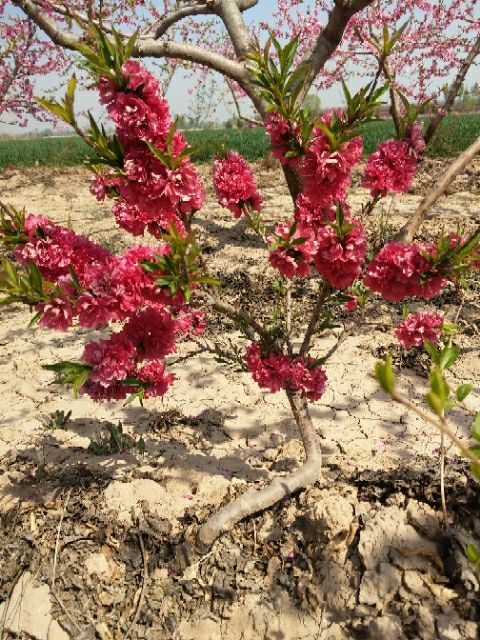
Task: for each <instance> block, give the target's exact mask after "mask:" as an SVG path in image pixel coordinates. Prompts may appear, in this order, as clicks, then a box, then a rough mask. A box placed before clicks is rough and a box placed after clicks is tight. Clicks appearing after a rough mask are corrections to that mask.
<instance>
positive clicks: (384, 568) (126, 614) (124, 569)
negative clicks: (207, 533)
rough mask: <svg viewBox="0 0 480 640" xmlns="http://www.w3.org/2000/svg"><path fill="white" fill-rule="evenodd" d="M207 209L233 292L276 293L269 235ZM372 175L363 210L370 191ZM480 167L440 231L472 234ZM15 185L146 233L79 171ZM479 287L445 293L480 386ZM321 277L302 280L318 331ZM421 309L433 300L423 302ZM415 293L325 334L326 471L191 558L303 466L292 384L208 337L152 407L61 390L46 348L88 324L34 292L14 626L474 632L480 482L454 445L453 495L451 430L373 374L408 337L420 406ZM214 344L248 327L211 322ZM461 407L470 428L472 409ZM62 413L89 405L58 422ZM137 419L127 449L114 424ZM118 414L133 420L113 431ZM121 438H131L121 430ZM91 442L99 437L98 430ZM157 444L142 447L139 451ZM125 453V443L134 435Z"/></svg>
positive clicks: (21, 420) (62, 353)
mask: <svg viewBox="0 0 480 640" xmlns="http://www.w3.org/2000/svg"><path fill="white" fill-rule="evenodd" d="M444 168H445V163H443V162H441V161H426V162H425V163H424V164H423V166H422V169H421V171H420V173H419V176H418V177H417V179H416V182H415V184H414V186H413V188H412V190H411V192H410V193H408V194H405V195H402V196H397V197H395V198H387V199H386V200H385V201H384V202H383V203H382V204H381V206H380V207H379V209H378V211H377V213H376V214H375V215H372V216H371V217H370V219H368V220H366V224H367V226H368V227H369V228H370V232H371V237H372V238H373V239H374V241H375V242H376V243H379V242H381V240H382V238H385V237H387V236H388V235H389V234H392V233H393V231H394V230H395V229H396V228H398V227H399V226H400V225H401V224H402V222H403V220H404V219H405V217H406V216H408V214H409V213H411V212H412V211H414V209H415V207H416V206H417V205H418V203H419V202H420V200H421V197H422V194H423V193H424V192H425V190H426V189H427V188H428V186H429V185H430V184H431V183H432V182H433V181H434V180H435V179H436V177H438V175H439V174H440V172H441V171H442V170H443V169H444ZM257 169H258V181H259V186H260V189H261V191H262V193H263V195H264V197H265V201H266V203H265V209H264V213H263V217H264V220H265V221H266V223H267V224H268V225H273V224H274V223H275V222H277V221H279V220H286V219H287V218H288V217H289V215H290V213H291V204H290V202H289V199H288V195H287V192H286V189H285V187H284V183H283V180H282V177H281V173H280V171H279V170H278V168H275V167H273V168H271V167H268V166H266V165H262V164H259V165H258V166H257ZM201 171H202V174H203V176H204V178H205V183H206V184H207V192H208V198H207V204H206V206H205V208H204V210H202V212H200V214H199V215H198V220H197V229H198V234H199V240H200V242H201V244H202V246H203V248H204V252H205V255H206V257H207V258H208V262H209V265H210V270H211V272H212V273H213V274H214V275H216V276H218V277H219V278H220V279H221V281H222V285H223V292H224V295H225V296H227V298H228V299H229V300H230V301H231V302H232V303H233V304H235V305H238V306H241V307H243V308H244V309H247V310H249V311H251V312H252V313H256V314H257V315H259V316H260V317H262V316H267V315H268V314H271V313H273V312H274V310H275V289H274V286H273V283H274V279H275V275H274V273H273V271H272V270H271V269H270V267H269V266H268V261H267V259H266V255H265V252H264V250H263V249H262V247H261V246H260V244H259V243H258V242H257V240H256V238H255V236H253V235H252V233H251V232H250V231H248V230H246V229H245V227H244V226H243V223H242V222H238V221H236V220H234V219H233V218H232V217H231V216H230V214H229V213H228V212H225V211H224V210H222V209H220V208H219V207H218V206H217V204H216V203H215V198H214V196H213V193H212V190H211V188H210V187H208V185H209V183H210V178H209V174H208V169H207V168H206V167H205V168H203V167H202V168H201ZM360 178H361V177H360V173H359V174H357V175H356V176H355V185H354V188H353V190H352V195H351V206H352V208H353V210H354V211H358V210H359V209H360V204H361V202H362V201H363V200H365V198H366V193H365V191H364V190H362V189H361V187H360V181H361V180H360ZM479 182H480V163H479V162H476V163H474V164H473V165H472V166H471V167H470V168H469V169H468V170H467V171H466V172H465V173H464V174H463V175H462V176H459V177H458V178H457V180H456V181H455V183H454V184H453V185H452V187H451V188H450V189H449V192H448V193H447V195H446V196H444V197H442V198H441V199H440V201H439V202H438V203H437V205H436V206H435V208H434V209H433V211H432V216H431V219H430V220H429V221H427V222H426V223H425V225H424V227H423V228H422V236H423V237H427V238H428V237H433V236H435V235H436V234H437V233H438V232H439V231H440V230H443V229H445V230H457V228H460V229H465V230H469V229H472V228H473V226H474V225H475V224H478V222H479V221H480V207H479V205H480V196H479V195H478V186H479ZM0 194H1V199H2V200H4V201H7V202H9V203H10V204H12V205H15V206H25V207H26V209H27V211H28V212H32V213H42V214H44V215H48V216H51V217H52V218H53V219H55V220H56V221H58V222H60V223H63V224H70V225H71V226H72V227H73V228H74V229H75V230H76V231H78V232H81V233H85V234H88V235H90V236H91V237H93V238H94V239H96V240H97V241H99V242H101V243H103V244H105V245H106V246H108V247H109V248H111V249H112V250H114V251H121V250H122V249H124V248H125V247H126V246H127V244H128V242H129V239H128V237H127V236H126V235H125V234H124V233H123V232H122V231H121V230H120V229H118V228H117V227H115V224H114V220H113V218H112V217H111V216H110V214H109V210H108V203H107V204H98V203H96V202H95V201H94V199H93V198H92V196H91V195H90V193H89V190H88V174H87V172H86V171H84V170H82V169H43V168H36V169H30V170H17V169H13V168H12V169H9V170H6V171H5V172H4V173H3V174H2V175H0ZM479 290H480V284H479V282H478V279H477V281H475V280H472V281H471V282H470V284H469V286H468V288H467V289H463V290H461V289H460V288H458V287H455V286H450V287H449V288H447V290H446V291H445V292H444V293H443V294H442V296H441V297H440V298H439V299H438V300H435V301H431V303H429V304H428V305H426V306H427V308H432V307H433V306H435V307H437V308H440V309H441V310H442V312H443V313H444V314H445V315H446V317H447V318H448V319H449V320H451V321H453V320H457V322H458V323H459V324H460V325H461V327H462V331H461V333H460V334H459V336H458V337H457V338H456V341H457V342H458V344H459V345H460V346H461V347H462V357H461V358H460V360H459V361H458V362H457V363H456V364H455V366H454V367H453V368H452V369H451V371H450V373H449V375H450V382H451V384H452V386H455V385H457V384H459V383H460V382H470V383H471V384H472V385H473V392H472V393H471V395H470V396H469V397H468V398H467V399H466V404H467V409H468V410H469V411H470V412H472V411H476V410H478V409H479V408H480V402H479V397H480V394H479V382H480V367H479V346H480V338H479V329H480V318H479V308H480V305H479V295H478V293H479ZM314 298H315V282H314V281H312V280H306V281H304V282H301V283H297V284H296V285H295V288H294V291H293V301H294V323H295V326H296V327H297V328H298V330H299V331H300V330H301V329H302V327H303V326H304V325H305V317H306V311H305V310H306V309H308V307H309V306H311V305H312V303H313V301H314ZM411 308H412V309H415V308H416V305H415V304H412V305H411ZM401 313H402V308H401V305H393V306H391V305H390V306H387V305H385V304H384V303H382V302H381V301H380V300H378V299H377V298H375V297H372V298H371V299H370V300H369V301H368V302H367V305H366V307H365V309H363V310H361V311H355V312H353V313H352V314H348V313H346V312H341V313H340V314H339V315H338V316H337V318H336V320H337V323H338V325H339V327H338V328H337V329H333V330H331V331H330V332H329V333H327V334H325V335H323V336H322V337H321V338H319V339H318V340H317V342H316V346H315V352H314V353H315V354H316V355H319V356H320V355H322V353H325V352H327V351H328V349H329V348H330V347H331V346H332V345H333V344H334V343H335V341H336V339H337V337H338V335H339V333H340V332H341V331H342V327H346V328H347V329H348V337H347V338H346V339H345V340H343V341H342V343H341V344H340V346H339V348H338V349H337V351H336V352H335V354H334V355H333V356H332V358H331V359H330V360H329V362H328V367H327V373H328V380H329V382H328V388H327V391H326V392H325V394H324V396H323V397H322V399H321V400H320V401H319V402H317V403H315V404H313V405H312V415H313V418H314V420H315V424H316V426H317V428H318V433H319V435H320V437H321V442H322V449H323V452H324V474H323V477H322V479H321V480H320V481H319V482H317V483H316V484H315V485H314V486H312V487H310V488H309V489H307V490H305V491H301V492H299V493H297V494H295V495H291V496H288V497H287V498H285V499H284V500H283V501H282V502H281V503H279V504H277V505H275V506H274V507H272V508H271V509H268V510H267V511H265V512H262V513H260V514H258V515H256V516H254V517H251V518H248V519H246V520H245V521H243V522H241V523H240V524H238V525H237V526H235V527H234V529H233V530H232V531H231V532H230V533H229V534H227V535H224V536H222V537H221V538H220V539H219V540H218V541H217V542H216V543H215V544H214V545H213V547H212V548H211V550H210V551H209V552H208V553H206V554H204V555H203V556H195V557H192V556H191V555H189V553H188V549H189V546H188V544H187V543H188V541H189V540H191V538H192V536H194V535H195V532H196V530H197V529H198V525H199V524H200V523H202V522H204V521H205V519H206V518H207V517H208V516H209V515H210V514H211V513H213V512H214V511H215V510H217V509H218V507H219V506H220V505H222V504H225V503H226V502H228V501H230V500H232V499H233V498H234V497H235V496H237V495H239V494H240V493H242V492H244V491H245V490H246V488H247V487H251V486H257V487H261V486H263V485H264V484H265V483H267V482H268V481H269V480H271V479H272V478H273V477H275V476H277V475H282V474H285V473H288V472H289V471H290V470H292V469H294V468H295V467H296V466H298V465H299V464H300V463H301V462H302V460H303V450H302V446H301V443H300V441H299V439H298V433H297V431H296V429H295V426H294V424H293V421H292V418H291V415H290V414H289V411H288V406H287V403H286V401H285V399H284V398H283V397H282V395H281V394H269V393H265V392H263V391H262V390H260V389H259V388H258V387H257V386H256V384H255V383H254V382H253V381H252V379H251V378H250V376H249V375H248V374H247V373H242V372H239V371H236V370H234V369H232V368H229V367H228V366H227V365H225V364H222V363H219V362H218V361H217V360H216V359H215V356H214V355H213V354H211V353H208V352H202V353H201V354H200V355H197V356H196V357H194V358H192V359H182V357H183V356H184V355H186V354H187V353H189V352H191V351H192V350H197V349H198V348H199V347H198V345H197V344H193V343H184V344H182V345H181V348H180V350H179V353H178V354H176V355H175V357H174V358H172V362H171V369H172V370H173V371H174V372H175V373H176V375H177V378H178V381H177V383H176V385H175V387H174V388H173V390H172V391H171V392H170V393H168V394H167V396H165V397H164V398H163V399H155V400H152V401H148V402H146V403H145V406H144V407H140V406H132V405H128V406H123V405H122V404H121V403H118V404H96V403H94V402H92V401H91V400H89V399H88V398H85V397H80V398H74V397H73V396H72V395H71V394H70V393H69V392H68V391H58V389H56V388H55V387H52V386H51V385H49V383H50V382H51V377H50V374H48V372H46V371H45V370H43V369H42V364H45V363H49V362H54V361H58V360H60V359H65V360H67V359H76V358H78V357H79V355H80V354H81V351H82V344H83V343H84V342H85V340H86V339H89V338H90V337H92V335H97V334H95V333H92V332H89V331H86V330H78V331H74V332H69V333H67V334H59V333H54V332H51V331H47V330H43V329H41V328H39V327H36V328H33V329H28V328H27V325H28V322H29V318H30V313H29V311H28V309H24V308H21V307H20V306H14V307H10V308H2V309H1V310H0V346H1V351H0V518H1V521H0V602H1V604H0V636H1V637H2V638H22V639H30V640H31V639H35V640H59V639H61V640H67V639H68V638H71V639H75V640H80V639H81V638H84V639H86V640H89V639H91V638H92V639H93V638H99V639H100V640H120V639H125V638H131V639H132V640H136V639H144V638H145V639H149V640H254V639H255V640H300V639H302V640H303V639H304V640H307V639H308V640H311V639H321V640H347V639H348V640H350V639H362V638H366V639H372V640H376V639H378V638H382V639H383V640H401V639H403V638H408V639H417V638H418V639H421V640H433V639H436V638H438V639H440V640H475V639H476V638H478V621H479V617H480V606H479V602H480V601H479V592H480V583H479V574H478V573H477V572H476V571H475V568H474V567H473V566H472V565H471V564H470V563H469V562H468V561H467V559H466V557H465V547H466V545H467V544H469V543H473V544H475V543H476V544H477V545H478V546H479V547H480V522H479V520H478V518H477V516H476V513H477V511H478V505H479V489H478V485H477V484H475V482H474V481H473V480H472V479H471V476H470V474H469V471H468V466H467V465H466V464H465V462H464V461H463V460H462V459H461V458H460V457H459V456H458V455H457V452H456V451H455V450H454V449H453V448H450V449H449V451H448V455H447V470H446V494H447V502H448V510H449V519H450V520H449V523H448V524H444V523H442V518H441V515H440V514H441V511H440V492H439V471H438V451H439V442H440V439H439V435H438V434H437V433H436V432H435V430H433V429H432V428H431V427H430V426H429V425H427V424H425V423H424V422H422V421H421V420H420V419H419V418H417V417H416V416H415V415H412V414H410V413H408V412H407V411H406V410H404V409H403V407H401V406H398V405H392V404H391V403H390V402H388V401H387V399H386V397H385V396H384V395H383V394H382V392H381V391H379V389H378V387H377V385H376V383H375V382H374V381H373V380H372V379H371V377H370V375H369V374H370V372H371V371H372V369H373V365H374V363H375V361H376V360H377V359H378V358H379V357H380V356H383V355H384V354H385V353H386V351H387V350H390V351H392V353H393V355H394V362H395V366H396V367H397V370H398V372H399V376H400V379H401V386H402V388H403V389H404V391H405V393H406V394H407V395H408V397H409V398H410V399H411V400H412V401H413V402H415V403H418V404H419V405H423V403H424V399H423V398H424V393H425V389H426V386H427V375H428V371H427V363H426V362H425V359H424V358H423V357H422V356H421V354H420V353H417V352H413V353H410V354H408V355H406V354H404V353H403V352H402V351H401V350H400V349H399V348H397V347H395V341H394V335H393V327H394V326H395V325H396V324H398V323H399V322H400V321H401ZM206 339H207V340H208V341H210V343H213V342H217V343H219V344H220V345H221V346H222V348H228V347H229V345H230V344H231V343H232V342H236V343H238V344H240V346H241V348H242V349H243V346H244V343H243V342H242V341H241V339H240V338H239V336H238V334H237V333H236V331H235V328H234V327H233V326H232V325H231V324H229V323H228V322H227V321H225V320H223V319H221V318H218V317H213V316H211V317H209V327H208V330H207V333H206ZM468 410H466V411H465V410H461V411H460V410H456V409H455V410H452V411H451V414H450V421H451V424H452V425H453V427H454V428H455V430H456V433H457V435H458V436H459V437H460V438H461V439H463V440H464V441H465V442H469V431H470V427H471V415H470V413H469V412H468ZM55 411H63V412H64V413H66V412H68V411H71V412H72V413H71V416H70V419H69V421H68V422H67V423H66V424H65V425H63V426H58V425H57V426H55V424H54V423H53V422H52V414H53V413H54V412H55ZM119 425H120V427H121V429H122V431H123V434H122V441H121V446H120V447H118V446H117V445H116V444H115V442H113V443H112V442H111V441H110V439H111V433H117V434H118V430H119ZM115 430H116V431H115ZM117 440H118V439H117ZM92 442H93V445H92ZM140 443H143V445H144V449H145V451H144V454H143V455H142V454H141V447H140V446H139V444H140ZM119 448H120V449H121V450H120V451H119V450H118V449H119Z"/></svg>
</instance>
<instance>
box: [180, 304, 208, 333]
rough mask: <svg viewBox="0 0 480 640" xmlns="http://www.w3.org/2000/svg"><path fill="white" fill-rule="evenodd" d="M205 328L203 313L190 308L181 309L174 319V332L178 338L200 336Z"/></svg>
mask: <svg viewBox="0 0 480 640" xmlns="http://www.w3.org/2000/svg"><path fill="white" fill-rule="evenodd" d="M206 327H207V324H206V322H205V313H204V312H203V311H202V310H201V309H194V308H193V307H190V306H185V307H181V308H180V309H179V311H178V313H177V316H176V318H175V331H176V333H177V335H178V336H187V335H189V334H192V335H194V336H199V335H201V334H202V333H203V332H204V331H205V329H206Z"/></svg>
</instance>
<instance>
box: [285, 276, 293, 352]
mask: <svg viewBox="0 0 480 640" xmlns="http://www.w3.org/2000/svg"><path fill="white" fill-rule="evenodd" d="M285 289H286V292H285V330H286V339H287V350H288V355H289V356H291V355H292V354H293V346H292V281H291V280H287V282H286V283H285Z"/></svg>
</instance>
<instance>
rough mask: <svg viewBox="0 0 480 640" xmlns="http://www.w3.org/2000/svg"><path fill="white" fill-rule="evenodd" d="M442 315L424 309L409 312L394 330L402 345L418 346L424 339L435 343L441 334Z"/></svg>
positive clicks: (406, 346)
mask: <svg viewBox="0 0 480 640" xmlns="http://www.w3.org/2000/svg"><path fill="white" fill-rule="evenodd" d="M442 325H443V317H442V316H441V315H440V314H439V313H432V312H428V311H424V312H422V313H411V314H410V315H408V316H407V317H406V318H405V320H404V321H403V322H402V323H401V324H400V325H399V326H398V327H397V329H396V330H395V335H396V336H397V339H398V341H399V343H400V344H401V345H402V347H405V348H406V349H408V348H409V347H420V346H421V345H422V344H423V343H424V342H425V340H428V341H429V342H432V343H433V344H435V343H437V342H438V341H439V339H440V336H441V331H440V328H441V327H442Z"/></svg>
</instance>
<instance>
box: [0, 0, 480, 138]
mask: <svg viewBox="0 0 480 640" xmlns="http://www.w3.org/2000/svg"><path fill="white" fill-rule="evenodd" d="M275 6H276V2H275V0H263V1H262V2H259V3H258V5H257V6H256V7H254V8H252V9H250V10H249V11H248V12H247V13H246V14H245V16H246V17H247V18H248V21H249V22H251V23H258V22H260V21H265V22H267V23H268V21H269V20H271V16H272V13H273V11H274V9H275ZM476 71H477V72H478V68H477V70H476ZM474 74H475V69H474V70H471V72H470V74H469V77H468V78H467V84H468V82H469V81H473V80H474V79H475V78H474ZM364 83H365V79H363V78H358V77H357V78H355V75H354V74H353V75H351V77H350V79H349V81H348V85H349V88H350V90H353V91H356V90H358V89H359V88H360V87H361V86H362V84H364ZM65 84H66V80H65V78H60V77H59V76H57V75H56V74H49V75H47V76H44V77H41V78H38V79H37V80H36V81H35V89H36V95H39V96H42V95H44V94H45V93H46V92H49V93H52V92H53V95H56V96H58V97H61V96H62V95H63V93H64V91H65ZM192 88H193V81H192V79H191V78H190V77H187V76H186V75H185V74H184V73H183V72H182V71H181V70H179V71H177V72H176V74H175V76H174V78H173V80H172V82H171V84H170V87H169V90H168V92H167V94H166V97H167V99H168V101H169V103H170V105H171V110H172V112H173V113H174V114H175V115H179V114H189V113H190V114H191V113H192V111H194V110H195V105H196V104H197V103H198V100H197V99H196V97H195V96H194V95H192V93H191V90H192ZM203 93H204V96H205V97H206V99H205V106H206V108H205V111H206V113H207V114H209V117H210V118H211V119H213V120H215V121H220V122H221V121H224V120H226V119H227V118H229V117H230V116H232V115H236V110H235V108H234V106H233V103H232V100H231V98H230V95H229V92H228V90H226V88H225V84H224V83H223V82H222V79H221V76H220V75H219V74H216V73H211V74H209V75H208V84H207V85H206V86H205V87H204V91H203ZM318 95H319V97H320V99H321V104H322V108H330V107H334V106H339V105H341V104H342V89H341V86H339V85H337V86H334V87H332V88H330V89H327V90H324V91H322V92H320V93H319V94H318ZM244 104H245V106H247V105H248V101H247V102H245V103H244ZM76 108H77V111H79V112H82V111H86V110H87V109H91V110H92V112H93V114H94V116H95V117H100V115H101V111H100V108H99V107H97V106H96V99H95V94H94V93H93V92H92V91H82V90H78V91H77V98H76ZM245 113H246V114H247V113H248V108H245ZM212 114H213V115H212ZM46 126H49V125H45V124H43V123H39V122H38V121H36V120H33V119H30V121H29V123H28V126H27V127H26V128H21V127H18V126H15V125H7V124H3V123H2V122H0V133H4V134H5V133H6V134H12V135H21V134H24V133H29V132H32V131H35V130H41V129H43V128H46Z"/></svg>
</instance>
